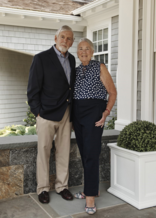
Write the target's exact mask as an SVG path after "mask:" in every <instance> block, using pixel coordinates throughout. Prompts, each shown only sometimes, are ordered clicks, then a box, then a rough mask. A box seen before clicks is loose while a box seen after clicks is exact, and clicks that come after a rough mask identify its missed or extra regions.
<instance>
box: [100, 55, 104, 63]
mask: <svg viewBox="0 0 156 218" xmlns="http://www.w3.org/2000/svg"><path fill="white" fill-rule="evenodd" d="M100 62H101V63H104V55H100Z"/></svg>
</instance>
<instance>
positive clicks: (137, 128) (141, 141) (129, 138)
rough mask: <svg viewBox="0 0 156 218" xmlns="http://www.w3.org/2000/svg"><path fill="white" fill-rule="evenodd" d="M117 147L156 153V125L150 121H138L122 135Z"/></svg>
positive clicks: (125, 129) (123, 131)
mask: <svg viewBox="0 0 156 218" xmlns="http://www.w3.org/2000/svg"><path fill="white" fill-rule="evenodd" d="M117 145H118V146H120V147H122V148H126V149H129V150H133V151H139V152H145V151H156V125H155V124H153V123H151V122H148V121H136V122H133V123H131V124H129V125H127V126H126V127H125V128H124V129H123V130H122V131H121V133H120V135H119V137H118V141H117Z"/></svg>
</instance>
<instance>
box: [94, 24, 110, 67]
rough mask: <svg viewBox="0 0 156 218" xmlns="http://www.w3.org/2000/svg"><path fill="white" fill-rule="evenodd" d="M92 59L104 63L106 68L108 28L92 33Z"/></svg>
mask: <svg viewBox="0 0 156 218" xmlns="http://www.w3.org/2000/svg"><path fill="white" fill-rule="evenodd" d="M93 45H94V59H95V60H98V61H100V62H101V63H105V65H106V67H107V68H108V64H109V63H108V60H109V59H108V55H109V53H108V28H104V29H100V30H97V31H94V32H93Z"/></svg>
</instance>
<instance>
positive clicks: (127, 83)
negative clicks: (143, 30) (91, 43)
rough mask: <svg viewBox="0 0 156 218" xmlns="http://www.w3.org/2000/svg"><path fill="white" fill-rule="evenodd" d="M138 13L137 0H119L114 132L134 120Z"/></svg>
mask: <svg viewBox="0 0 156 218" xmlns="http://www.w3.org/2000/svg"><path fill="white" fill-rule="evenodd" d="M138 13H139V0H119V49H118V73H117V92H118V96H117V121H116V122H115V129H116V130H122V129H123V128H124V127H125V126H126V125H128V124H129V123H131V122H132V121H135V120H136V103H137V52H138Z"/></svg>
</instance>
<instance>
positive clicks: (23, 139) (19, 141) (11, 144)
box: [0, 130, 120, 150]
mask: <svg viewBox="0 0 156 218" xmlns="http://www.w3.org/2000/svg"><path fill="white" fill-rule="evenodd" d="M119 134H120V131H117V130H104V133H103V138H104V139H105V140H110V139H111V140H113V139H116V137H117V136H118V135H119ZM37 140H38V137H37V135H26V136H9V137H1V139H0V150H6V149H15V148H30V147H36V146H37ZM71 140H72V141H74V140H75V133H74V132H72V134H71Z"/></svg>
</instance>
